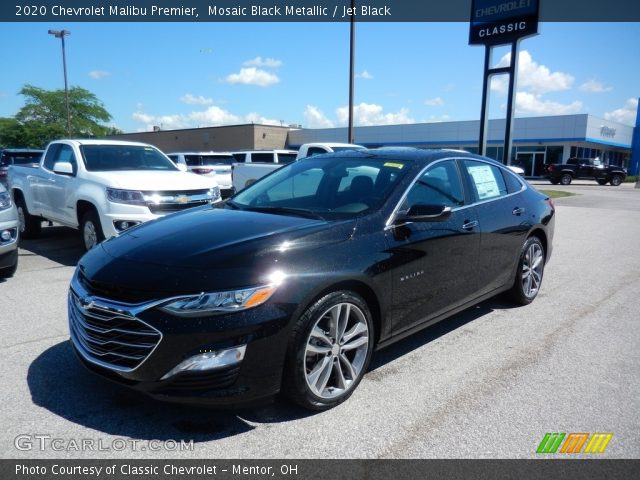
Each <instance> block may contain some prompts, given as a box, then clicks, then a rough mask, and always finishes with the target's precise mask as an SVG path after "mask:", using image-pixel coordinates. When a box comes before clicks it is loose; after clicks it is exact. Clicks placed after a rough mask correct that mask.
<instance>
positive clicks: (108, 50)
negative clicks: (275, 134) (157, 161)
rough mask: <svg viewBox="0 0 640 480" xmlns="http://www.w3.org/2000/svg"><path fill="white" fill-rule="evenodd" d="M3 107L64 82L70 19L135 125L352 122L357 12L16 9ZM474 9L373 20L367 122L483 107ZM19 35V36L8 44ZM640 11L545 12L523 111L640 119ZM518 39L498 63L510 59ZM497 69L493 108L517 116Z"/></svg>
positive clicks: (359, 45) (360, 37)
mask: <svg viewBox="0 0 640 480" xmlns="http://www.w3.org/2000/svg"><path fill="white" fill-rule="evenodd" d="M0 26H1V29H0V44H1V45H3V53H2V65H3V66H2V69H1V71H2V74H1V75H0V116H12V115H14V114H15V113H16V112H17V111H18V109H19V108H20V107H21V106H22V105H23V103H24V101H23V98H22V97H21V96H19V95H18V94H17V92H18V91H19V90H20V88H21V87H22V86H23V85H24V84H27V83H29V84H33V85H36V86H38V87H42V88H46V89H54V88H62V87H63V76H62V61H61V52H60V41H59V40H57V39H54V38H53V37H52V36H50V35H48V34H47V30H48V29H50V28H53V29H60V28H67V29H69V30H71V32H72V33H71V36H70V37H67V65H68V75H69V83H70V85H78V86H81V87H83V88H86V89H88V90H90V91H91V92H93V93H95V94H96V95H97V96H98V98H99V99H100V100H101V101H102V102H103V103H104V104H105V106H106V108H107V110H108V111H109V112H110V113H111V114H112V115H113V121H112V122H111V123H112V124H113V125H115V126H117V127H118V128H120V129H122V130H124V131H126V132H133V131H144V130H149V129H151V128H152V126H153V125H161V126H162V128H163V129H172V128H188V127H198V126H211V125H222V124H239V123H249V122H255V123H275V124H278V125H279V124H280V122H281V121H282V122H283V123H284V124H285V125H288V124H302V125H303V126H305V127H329V126H342V125H345V124H346V106H347V102H348V84H347V80H348V68H349V53H348V41H349V25H348V24H346V23H336V24H331V23H322V24H321V23H286V24H285V23H164V24H162V23H156V24H152V23H128V24H125V23H110V24H107V23H67V24H62V23H61V24H44V23H37V24H36V23H31V24H17V23H4V24H1V25H0ZM467 39H468V24H467V23H413V24H412V23H359V24H358V25H357V30H356V71H357V73H358V78H357V79H356V95H355V103H356V124H359V125H373V124H395V123H414V122H432V121H455V120H473V119H477V118H478V117H479V115H480V98H481V85H482V65H483V59H484V48H483V47H477V46H476V47H471V46H469V45H468V44H467ZM7 46H9V47H7ZM639 46H640V24H639V23H629V24H607V23H598V24H580V23H571V24H568V23H543V24H541V26H540V35H538V36H536V37H531V38H528V39H525V40H524V41H523V42H522V52H521V57H520V64H521V74H520V76H519V80H518V81H519V89H518V90H519V93H518V111H517V114H516V115H517V116H518V117H523V116H540V115H557V114H570V113H590V114H592V115H596V116H599V117H604V118H608V119H610V120H614V121H620V122H622V123H626V124H632V123H633V122H635V116H636V109H637V99H638V96H640V50H639ZM504 53H506V50H505V51H501V52H498V54H497V55H496V57H497V58H496V61H495V63H499V62H500V61H502V62H504V61H505V59H503V58H501V57H502V54H504ZM504 90H505V86H504V82H496V84H495V85H494V88H493V94H492V106H491V116H492V117H494V118H495V117H501V116H504V105H505V104H506V95H505V94H504Z"/></svg>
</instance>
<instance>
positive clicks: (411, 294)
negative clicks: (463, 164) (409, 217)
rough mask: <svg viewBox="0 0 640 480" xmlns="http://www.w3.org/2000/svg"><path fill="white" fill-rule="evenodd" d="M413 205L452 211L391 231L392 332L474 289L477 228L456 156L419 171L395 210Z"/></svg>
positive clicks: (427, 316) (458, 301)
mask: <svg viewBox="0 0 640 480" xmlns="http://www.w3.org/2000/svg"><path fill="white" fill-rule="evenodd" d="M414 205H438V206H446V207H450V208H452V213H451V216H450V217H449V218H448V219H447V220H445V221H427V222H413V223H411V222H409V223H406V224H400V225H397V226H395V227H393V228H392V231H391V232H390V233H391V235H389V237H388V238H389V240H388V241H389V243H390V251H391V253H392V261H393V264H394V273H393V294H392V304H393V305H392V308H390V309H389V311H390V312H394V313H393V318H392V319H391V321H392V325H393V327H392V328H393V333H394V335H395V334H398V333H401V332H402V331H403V330H407V329H409V328H411V327H413V326H415V325H418V324H420V323H423V322H426V321H428V320H430V319H432V318H434V317H436V316H439V315H440V314H442V313H444V312H446V311H448V310H451V309H453V308H455V307H456V306H458V305H461V304H463V303H465V302H466V301H468V300H470V299H471V298H473V296H474V295H475V292H476V290H477V289H478V285H477V284H476V281H475V279H476V277H477V276H476V270H477V265H478V254H479V248H480V229H479V227H478V219H477V217H476V214H475V210H474V209H473V208H469V207H466V206H465V199H464V193H463V189H462V183H461V181H460V174H459V170H458V166H457V164H456V162H455V161H454V160H444V161H440V162H437V163H435V164H433V165H432V166H430V167H429V168H428V169H427V170H426V171H424V172H423V173H421V174H420V176H419V177H418V179H417V180H416V182H415V183H414V185H413V186H412V187H411V188H410V189H409V191H408V192H407V195H406V198H405V200H404V201H403V203H402V205H401V206H400V209H399V213H400V214H402V213H406V212H408V210H409V208H411V207H412V206H414Z"/></svg>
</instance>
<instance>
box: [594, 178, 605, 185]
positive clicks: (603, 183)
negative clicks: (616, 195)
mask: <svg viewBox="0 0 640 480" xmlns="http://www.w3.org/2000/svg"><path fill="white" fill-rule="evenodd" d="M596 182H598V185H606V184H607V181H606V180H602V179H598V180H596Z"/></svg>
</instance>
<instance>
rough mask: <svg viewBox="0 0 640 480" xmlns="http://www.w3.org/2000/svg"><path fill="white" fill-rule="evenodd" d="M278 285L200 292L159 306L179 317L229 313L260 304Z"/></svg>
mask: <svg viewBox="0 0 640 480" xmlns="http://www.w3.org/2000/svg"><path fill="white" fill-rule="evenodd" d="M277 288H278V285H276V284H271V285H266V286H264V287H255V288H246V289H242V290H231V291H228V292H215V293H201V294H199V295H188V296H184V297H178V298H174V299H171V300H169V301H168V302H167V303H166V304H164V305H162V306H161V307H160V309H161V310H164V311H165V312H167V313H170V314H172V315H177V316H179V317H201V316H203V315H207V314H215V313H229V312H237V311H240V310H247V309H249V308H253V307H257V306H258V305H262V304H263V303H264V302H266V301H267V300H269V298H271V296H272V295H273V294H274V292H275V291H276V289H277Z"/></svg>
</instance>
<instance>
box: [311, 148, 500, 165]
mask: <svg viewBox="0 0 640 480" xmlns="http://www.w3.org/2000/svg"><path fill="white" fill-rule="evenodd" d="M327 155H328V156H331V157H369V158H379V159H381V160H394V159H395V160H401V161H403V162H416V163H424V164H425V165H426V164H427V163H431V162H432V161H435V160H439V159H441V158H452V157H455V158H471V159H473V158H477V159H481V160H484V161H488V162H490V163H493V164H495V165H498V166H504V165H503V164H502V163H500V162H497V161H496V160H493V159H492V158H488V157H482V156H480V155H475V154H473V153H469V152H466V151H464V150H444V149H424V148H415V147H382V148H371V149H369V148H367V149H364V150H344V151H339V152H333V153H325V154H321V155H314V156H313V157H309V158H317V157H324V156H327Z"/></svg>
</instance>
